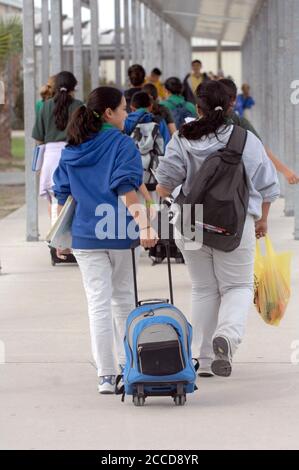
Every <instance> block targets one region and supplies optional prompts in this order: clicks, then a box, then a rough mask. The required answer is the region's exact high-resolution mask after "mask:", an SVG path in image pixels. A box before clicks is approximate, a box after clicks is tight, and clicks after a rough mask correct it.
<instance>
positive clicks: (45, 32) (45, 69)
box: [42, 0, 50, 84]
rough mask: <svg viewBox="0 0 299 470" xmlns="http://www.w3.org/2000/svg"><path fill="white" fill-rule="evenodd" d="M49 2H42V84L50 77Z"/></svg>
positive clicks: (46, 0)
mask: <svg viewBox="0 0 299 470" xmlns="http://www.w3.org/2000/svg"><path fill="white" fill-rule="evenodd" d="M49 34H50V30H49V0H42V82H43V84H45V83H47V81H48V78H49V75H50V45H49Z"/></svg>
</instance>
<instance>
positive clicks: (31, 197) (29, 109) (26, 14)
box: [23, 0, 39, 241]
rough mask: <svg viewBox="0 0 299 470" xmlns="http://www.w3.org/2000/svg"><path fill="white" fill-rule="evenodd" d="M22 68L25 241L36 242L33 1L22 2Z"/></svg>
mask: <svg viewBox="0 0 299 470" xmlns="http://www.w3.org/2000/svg"><path fill="white" fill-rule="evenodd" d="M23 66H24V107H25V114H24V117H25V162H26V170H25V171H26V175H25V176H26V204H27V216H26V239H27V241H37V240H38V237H39V233H38V202H37V178H36V174H35V173H34V172H33V171H32V170H31V162H32V153H33V147H34V142H33V139H32V138H31V132H32V128H33V126H34V120H35V107H34V105H35V35H34V0H24V1H23Z"/></svg>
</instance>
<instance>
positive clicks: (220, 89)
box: [179, 80, 230, 140]
mask: <svg viewBox="0 0 299 470" xmlns="http://www.w3.org/2000/svg"><path fill="white" fill-rule="evenodd" d="M195 93H196V97H197V104H198V107H199V108H200V110H201V112H202V114H203V117H202V118H201V119H196V121H192V122H190V123H189V124H184V125H183V126H182V127H181V129H180V132H179V136H180V137H185V138H186V139H188V140H198V139H201V138H202V137H204V136H207V135H209V134H215V136H216V137H217V138H218V135H219V132H218V129H219V128H220V127H222V126H226V119H227V114H228V111H229V108H230V97H229V95H228V92H227V90H226V88H225V86H224V85H223V84H222V83H220V82H217V81H212V80H210V81H207V82H204V83H202V84H201V85H199V86H198V88H197V89H196V92H195Z"/></svg>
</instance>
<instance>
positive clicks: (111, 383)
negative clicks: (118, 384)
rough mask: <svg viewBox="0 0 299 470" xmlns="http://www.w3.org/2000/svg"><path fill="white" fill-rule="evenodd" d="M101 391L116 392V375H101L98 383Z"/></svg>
mask: <svg viewBox="0 0 299 470" xmlns="http://www.w3.org/2000/svg"><path fill="white" fill-rule="evenodd" d="M98 390H99V393H101V394H102V395H112V394H114V393H115V375H104V376H102V377H100V380H99V385H98Z"/></svg>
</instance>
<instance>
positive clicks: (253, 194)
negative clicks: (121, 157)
mask: <svg viewBox="0 0 299 470" xmlns="http://www.w3.org/2000/svg"><path fill="white" fill-rule="evenodd" d="M232 130H233V126H228V127H227V128H226V129H225V128H223V132H222V133H221V134H219V135H218V139H217V138H216V137H215V135H210V136H207V137H204V138H202V139H200V140H187V139H186V138H184V137H179V136H178V132H176V133H175V134H174V135H173V137H172V139H171V141H170V142H169V144H168V145H167V148H166V153H165V156H164V157H160V163H159V166H158V169H157V172H156V178H157V181H158V183H159V184H160V185H161V186H163V187H164V188H166V189H168V190H169V191H170V192H173V190H174V189H175V188H177V187H178V186H180V185H182V190H183V193H184V194H185V196H186V195H187V194H188V193H189V191H190V190H191V187H192V185H193V183H194V178H195V175H196V174H197V172H198V171H199V169H200V167H201V165H202V163H203V161H204V160H205V159H206V158H207V157H208V156H209V155H210V154H211V153H213V152H215V151H216V150H218V149H220V148H222V147H224V146H225V145H226V144H227V142H228V139H229V137H230V135H231V132H232ZM247 132H248V136H247V142H246V145H245V149H244V152H243V161H244V165H245V168H246V172H247V176H248V181H249V206H248V214H251V215H253V216H254V217H255V219H256V220H258V219H260V218H261V215H262V203H263V202H273V201H275V200H276V199H277V198H278V197H279V195H280V188H279V182H278V177H277V173H276V169H275V167H274V165H273V164H272V162H271V160H270V159H269V157H268V156H267V154H266V151H265V149H264V146H263V144H262V142H261V141H260V140H259V139H258V138H257V137H256V136H255V135H254V134H253V133H252V132H250V131H247Z"/></svg>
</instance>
